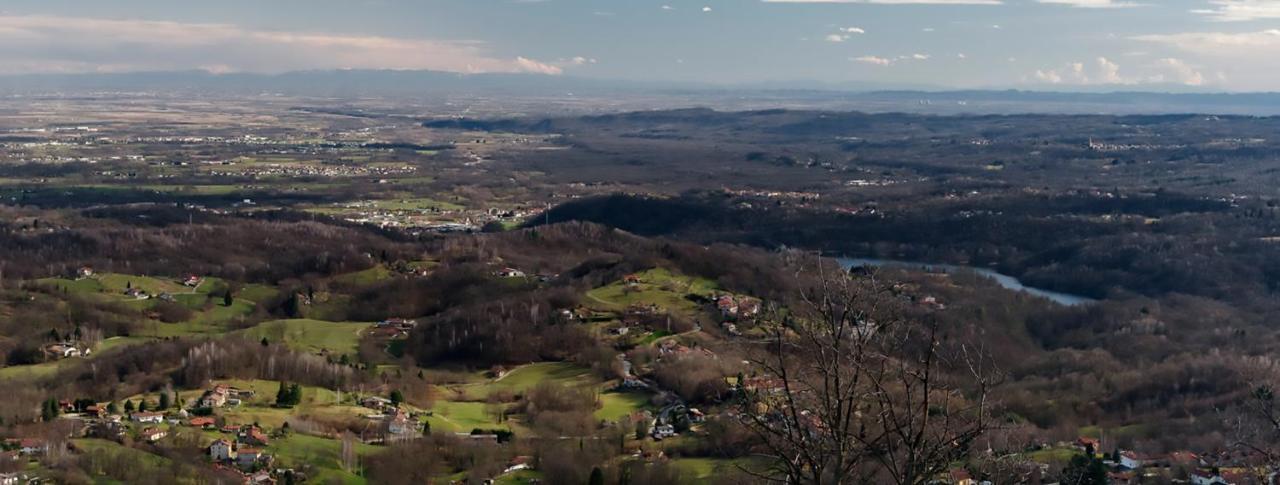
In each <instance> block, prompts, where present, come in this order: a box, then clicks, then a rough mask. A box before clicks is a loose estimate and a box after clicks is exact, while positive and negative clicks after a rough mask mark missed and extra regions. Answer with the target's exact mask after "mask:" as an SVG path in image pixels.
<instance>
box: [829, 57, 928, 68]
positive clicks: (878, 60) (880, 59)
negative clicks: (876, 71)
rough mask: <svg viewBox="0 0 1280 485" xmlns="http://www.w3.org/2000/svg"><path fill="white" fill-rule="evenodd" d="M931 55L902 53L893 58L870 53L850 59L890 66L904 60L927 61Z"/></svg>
mask: <svg viewBox="0 0 1280 485" xmlns="http://www.w3.org/2000/svg"><path fill="white" fill-rule="evenodd" d="M930 57H932V56H930V55H928V54H911V55H902V56H897V57H893V58H888V57H880V56H870V55H868V56H862V57H851V58H849V60H851V61H853V62H861V63H863V64H874V65H877V66H888V65H890V64H895V63H898V62H902V61H925V60H928V59H929V58H930Z"/></svg>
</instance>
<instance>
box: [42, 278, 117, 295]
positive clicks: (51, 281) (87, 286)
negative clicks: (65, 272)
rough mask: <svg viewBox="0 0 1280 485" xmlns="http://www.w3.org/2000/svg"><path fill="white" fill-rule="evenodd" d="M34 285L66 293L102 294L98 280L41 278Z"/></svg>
mask: <svg viewBox="0 0 1280 485" xmlns="http://www.w3.org/2000/svg"><path fill="white" fill-rule="evenodd" d="M36 283H40V284H46V285H53V287H55V288H57V289H58V290H59V291H65V292H67V293H77V294H85V293H101V292H102V283H99V282H98V280H95V279H88V278H86V279H80V280H70V279H66V278H42V279H38V280H36Z"/></svg>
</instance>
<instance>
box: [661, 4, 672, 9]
mask: <svg viewBox="0 0 1280 485" xmlns="http://www.w3.org/2000/svg"><path fill="white" fill-rule="evenodd" d="M662 9H663V10H675V9H674V8H672V7H671V6H670V5H663V6H662Z"/></svg>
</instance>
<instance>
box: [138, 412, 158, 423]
mask: <svg viewBox="0 0 1280 485" xmlns="http://www.w3.org/2000/svg"><path fill="white" fill-rule="evenodd" d="M132 417H133V420H134V421H137V422H139V423H155V424H160V423H163V422H164V413H133V416H132Z"/></svg>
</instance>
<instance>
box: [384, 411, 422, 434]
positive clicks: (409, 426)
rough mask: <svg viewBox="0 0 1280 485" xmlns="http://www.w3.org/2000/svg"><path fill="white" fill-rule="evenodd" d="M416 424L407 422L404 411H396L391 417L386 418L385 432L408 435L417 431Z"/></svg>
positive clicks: (407, 417)
mask: <svg viewBox="0 0 1280 485" xmlns="http://www.w3.org/2000/svg"><path fill="white" fill-rule="evenodd" d="M417 429H418V427H417V423H414V422H413V421H410V420H409V416H407V415H405V413H404V411H396V413H395V414H394V415H392V416H389V417H387V432H388V433H391V434H409V433H412V432H414V431H417Z"/></svg>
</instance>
